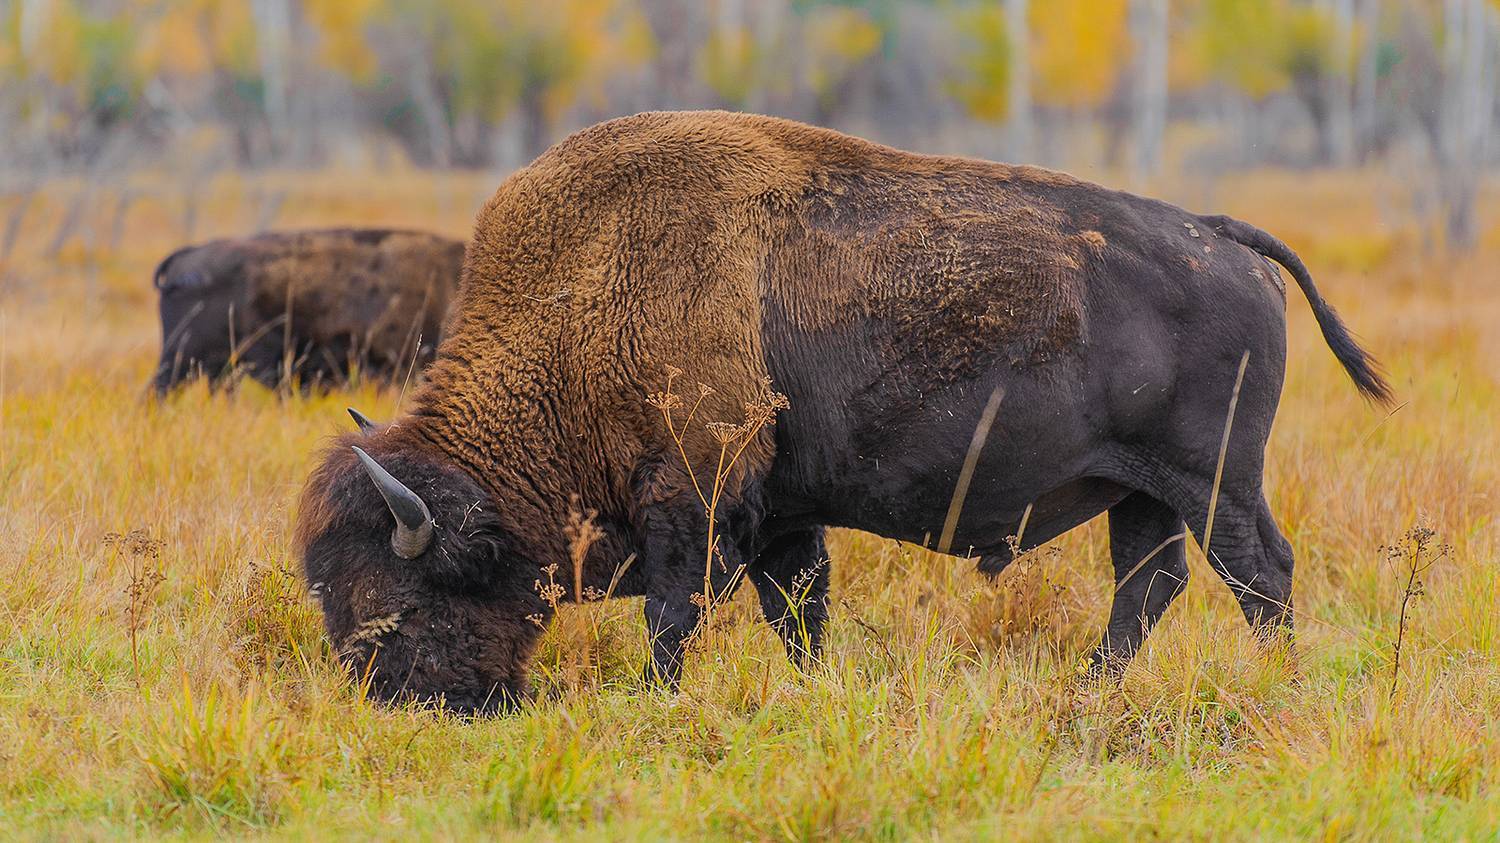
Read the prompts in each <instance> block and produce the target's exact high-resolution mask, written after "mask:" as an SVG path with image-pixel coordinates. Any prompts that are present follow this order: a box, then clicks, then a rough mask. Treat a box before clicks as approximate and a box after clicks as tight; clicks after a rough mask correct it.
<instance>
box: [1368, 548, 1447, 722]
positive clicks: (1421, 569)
mask: <svg viewBox="0 0 1500 843" xmlns="http://www.w3.org/2000/svg"><path fill="white" fill-rule="evenodd" d="M1435 538H1437V531H1436V530H1434V529H1432V527H1430V526H1428V525H1426V524H1424V523H1422V522H1421V520H1420V519H1419V521H1418V523H1417V524H1416V525H1415V526H1413V527H1412V528H1411V529H1410V530H1407V531H1406V533H1405V534H1404V535H1402V536H1401V539H1400V540H1399V541H1397V542H1396V543H1395V544H1392V545H1388V546H1385V547H1382V548H1381V550H1383V551H1384V552H1385V558H1386V561H1387V562H1389V563H1391V564H1392V565H1396V566H1398V567H1397V573H1398V575H1400V576H1404V577H1405V578H1406V583H1405V585H1404V586H1402V589H1401V610H1400V612H1399V613H1398V620H1397V622H1396V640H1395V642H1394V643H1393V644H1392V645H1391V651H1392V652H1391V662H1392V664H1391V692H1390V695H1391V696H1392V697H1394V696H1395V695H1396V686H1397V684H1398V683H1400V681H1401V650H1402V646H1403V645H1404V644H1405V643H1406V627H1407V616H1408V610H1409V609H1410V608H1411V605H1412V601H1413V600H1415V599H1416V598H1418V597H1421V596H1422V595H1424V594H1426V593H1427V588H1426V586H1425V585H1424V584H1423V583H1422V575H1423V574H1425V573H1427V571H1429V570H1431V569H1432V566H1433V565H1436V564H1437V563H1438V562H1439V561H1440V560H1442V559H1443V558H1444V557H1446V556H1447V555H1448V553H1449V552H1450V551H1452V550H1453V548H1452V547H1451V546H1449V545H1447V544H1439V545H1437V546H1434V545H1433V539H1435Z"/></svg>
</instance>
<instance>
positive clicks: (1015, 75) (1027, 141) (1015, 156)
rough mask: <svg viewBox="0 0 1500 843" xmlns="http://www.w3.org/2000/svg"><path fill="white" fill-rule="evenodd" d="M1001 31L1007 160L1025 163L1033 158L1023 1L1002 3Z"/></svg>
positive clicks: (1028, 52)
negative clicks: (1006, 47) (1006, 59)
mask: <svg viewBox="0 0 1500 843" xmlns="http://www.w3.org/2000/svg"><path fill="white" fill-rule="evenodd" d="M1005 31H1006V32H1008V33H1010V46H1011V53H1010V61H1011V66H1010V87H1009V92H1008V93H1009V96H1007V97H1006V102H1008V103H1009V107H1010V125H1009V131H1008V134H1009V135H1010V158H1011V160H1013V161H1019V162H1023V163H1024V162H1027V161H1030V160H1031V159H1032V157H1033V142H1034V141H1033V138H1034V136H1035V134H1036V123H1035V114H1034V113H1033V112H1032V108H1031V22H1030V21H1029V20H1028V18H1027V0H1005Z"/></svg>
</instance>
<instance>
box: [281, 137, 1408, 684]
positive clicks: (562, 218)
mask: <svg viewBox="0 0 1500 843" xmlns="http://www.w3.org/2000/svg"><path fill="white" fill-rule="evenodd" d="M1268 258H1269V259H1272V260H1275V261H1276V262H1278V263H1279V264H1281V265H1282V266H1284V267H1285V268H1286V269H1287V270H1289V271H1290V273H1291V275H1292V277H1293V278H1295V279H1296V282H1297V285H1298V286H1299V287H1300V288H1301V290H1302V293H1303V295H1304V296H1305V297H1306V298H1307V300H1308V302H1309V304H1310V305H1311V306H1312V310H1313V312H1314V314H1315V315H1316V316H1317V320H1318V324H1319V325H1320V327H1321V329H1322V332H1323V337H1324V339H1325V340H1326V341H1327V343H1328V345H1329V346H1330V347H1331V348H1332V350H1333V353H1334V355H1335V356H1336V357H1337V358H1338V360H1339V361H1340V363H1342V364H1343V367H1344V369H1345V370H1346V371H1347V372H1348V374H1349V375H1350V376H1351V377H1352V379H1353V381H1354V384H1355V386H1356V387H1358V389H1359V390H1360V391H1361V392H1363V393H1364V394H1365V395H1366V396H1368V397H1370V398H1372V399H1376V400H1380V401H1388V400H1389V396H1390V392H1389V388H1388V386H1387V385H1386V382H1385V381H1384V380H1383V378H1382V376H1381V374H1380V373H1379V371H1378V368H1377V366H1376V364H1375V363H1374V362H1373V360H1372V359H1371V358H1370V357H1368V356H1367V355H1366V354H1365V352H1364V351H1362V350H1361V349H1360V347H1359V346H1358V345H1356V343H1355V342H1354V340H1353V339H1352V338H1351V337H1350V335H1349V333H1348V332H1347V331H1346V330H1345V328H1344V326H1343V324H1342V323H1341V322H1340V321H1339V318H1338V317H1337V316H1336V315H1335V313H1334V311H1333V309H1332V308H1331V307H1330V306H1329V305H1328V304H1327V303H1326V302H1325V301H1324V300H1323V299H1322V298H1321V297H1320V296H1319V294H1318V291H1317V289H1316V288H1315V287H1314V286H1313V282H1312V279H1311V278H1310V277H1309V274H1308V271H1307V268H1306V267H1305V266H1304V265H1303V264H1302V262H1301V261H1300V260H1299V259H1298V258H1297V256H1296V255H1295V254H1293V253H1292V251H1291V250H1290V249H1288V248H1287V247H1286V246H1285V245H1284V244H1283V243H1281V242H1280V241H1279V240H1277V239H1276V238H1274V237H1272V236H1271V235H1269V234H1267V233H1265V232H1263V231H1261V230H1260V229H1258V228H1255V227H1253V226H1251V225H1248V224H1246V223H1243V222H1239V221H1237V220H1234V219H1230V218H1229V217H1224V216H1199V215H1197V214H1193V213H1189V212H1187V211H1184V210H1182V209H1180V208H1176V207H1173V206H1172V205H1168V204H1166V203H1163V202H1159V201H1155V200H1151V199H1145V198H1141V197H1139V196H1134V195H1131V194H1128V193H1121V192H1117V191H1113V190H1107V189H1105V188H1102V187H1098V186H1096V185H1093V184H1089V183H1086V182H1083V181H1079V180H1078V179H1075V178H1072V177H1070V176H1067V175H1063V174H1061V173H1057V172H1053V171H1049V170H1044V169H1038V168H1034V167H1023V166H1009V165H1005V164H996V163H989V162H985V161H978V160H970V159H965V158H955V157H939V156H931V155H919V154H913V153H908V152H903V151H899V150H896V149H891V148H888V147H885V146H880V145H878V144H875V143H870V142H867V141H864V140H860V139H858V138H854V137H849V136H846V135H843V134H839V133H837V132H833V131H828V130H825V129H820V128H815V127H812V126H807V125H803V124H800V123H795V122H790V121H786V120H779V119H772V118H767V117H760V116H753V115H746V114H729V113H718V112H707V113H647V114H641V115H637V116H633V117H628V118H622V119H617V120H613V121H610V122H606V123H602V124H600V125H597V126H594V127H592V128H589V129H586V130H584V131H582V132H579V133H578V134H575V135H573V136H571V137H569V138H567V139H565V140H563V141H562V142H561V143H559V144H558V145H556V146H554V147H552V148H551V149H550V150H548V151H547V152H545V153H544V154H543V155H541V156H540V157H539V158H537V159H536V160H535V161H534V162H532V163H531V164H530V165H529V166H527V167H525V168H524V169H522V170H520V171H518V172H516V173H515V174H514V175H512V176H511V177H510V178H509V179H507V180H506V181H505V182H504V183H503V184H501V185H500V187H499V189H498V190H497V191H496V193H495V194H494V196H493V198H491V199H490V201H489V202H488V204H486V205H485V207H484V208H483V210H482V211H481V212H480V214H479V216H478V220H477V223H476V226H475V232H474V238H473V241H472V242H471V244H470V246H469V252H468V256H467V259H466V263H465V266H464V273H465V283H464V286H463V288H462V291H461V293H460V297H459V301H458V303H457V305H456V309H455V313H454V316H453V322H452V325H451V326H450V331H449V333H448V335H447V336H446V337H445V338H444V340H443V342H442V344H441V346H440V347H439V349H438V353H437V358H436V360H435V361H434V362H433V363H432V365H431V366H430V367H429V369H428V373H427V381H426V383H425V384H424V385H423V387H422V388H421V389H420V390H419V391H417V392H416V394H415V395H414V397H413V399H412V401H411V402H410V409H409V410H408V411H407V413H406V414H405V415H404V416H402V417H401V418H400V419H398V420H396V421H394V422H392V423H390V424H386V425H383V426H380V425H377V426H374V427H372V428H370V429H368V430H364V431H361V432H357V433H356V432H351V433H349V434H347V435H344V436H343V437H341V438H339V439H337V440H336V441H335V442H333V443H332V445H331V447H330V449H329V450H328V452H327V453H326V454H325V455H324V457H323V460H322V462H321V464H320V466H319V467H318V468H316V469H315V470H314V471H313V473H312V474H311V476H310V478H309V479H308V481H307V483H306V486H305V489H304V491H303V494H302V498H301V503H300V511H299V514H298V523H297V527H296V539H295V544H296V547H297V552H298V554H299V555H300V557H301V560H302V563H303V568H304V573H305V576H306V577H307V579H308V581H309V583H310V586H311V588H312V590H313V593H314V594H315V595H316V597H317V599H318V600H319V602H320V604H321V609H322V612H323V616H324V620H325V625H326V631H327V634H328V635H329V636H330V638H331V640H332V641H333V643H334V645H335V646H336V648H337V649H338V651H339V652H340V653H341V654H342V655H343V656H344V658H346V659H347V662H348V664H350V665H351V666H352V667H353V669H355V670H356V671H358V672H359V674H360V675H361V676H362V677H363V678H365V679H367V680H368V682H369V687H370V689H371V691H372V693H374V694H375V695H378V696H379V697H381V698H384V699H389V700H429V701H438V700H441V701H443V702H445V704H446V705H447V706H448V707H450V708H452V709H456V710H461V711H467V712H491V711H495V710H498V709H501V708H503V707H506V706H508V705H509V704H511V703H513V702H514V701H515V700H518V699H521V698H524V697H525V696H526V695H527V687H526V667H527V661H528V657H529V655H530V653H531V651H532V647H533V645H534V642H535V641H536V639H537V637H538V635H539V634H540V632H541V630H542V627H543V625H544V624H545V623H546V621H547V620H548V618H550V617H551V615H552V613H553V611H554V608H555V602H556V601H555V600H552V599H549V596H557V595H558V594H559V593H561V597H562V599H563V600H565V601H566V600H578V599H585V598H587V597H589V596H596V595H597V594H599V593H602V592H608V593H612V594H614V595H643V596H644V597H645V616H646V624H647V628H648V631H649V633H650V639H651V641H650V657H649V662H648V665H647V673H648V676H649V677H650V678H652V679H654V680H657V681H660V682H664V683H666V684H668V685H675V683H676V682H677V681H678V677H679V672H680V670H681V666H682V659H683V654H684V644H685V641H686V639H687V638H688V637H689V636H690V635H691V634H692V633H693V632H694V630H695V629H696V628H697V625H698V623H699V620H700V617H701V615H702V613H703V611H704V604H705V603H706V602H707V599H706V598H705V597H704V596H703V593H704V590H705V587H707V588H708V589H709V590H710V591H711V592H712V593H713V594H714V595H715V596H719V595H722V594H724V593H727V592H728V591H729V590H730V589H731V588H732V586H733V584H734V583H735V582H737V581H738V580H739V579H740V578H739V577H737V576H736V574H737V573H739V572H741V571H743V573H744V575H745V576H744V577H743V578H747V579H749V580H750V581H751V583H752V584H753V585H754V586H755V588H756V589H757V591H758V593H759V596H760V601H761V604H762V607H763V609H764V613H765V616H766V618H767V620H768V621H770V622H771V624H772V625H773V627H774V628H775V629H776V630H777V631H778V632H779V633H780V634H781V637H782V639H783V642H784V644H785V646H786V649H787V650H788V652H789V654H790V655H791V656H792V657H793V658H794V659H796V660H799V661H805V660H807V659H811V658H816V656H817V654H818V647H819V639H820V634H821V630H822V626H823V623H824V620H825V618H826V615H827V597H826V593H827V576H828V574H827V567H826V565H825V564H824V563H825V550H824V544H823V533H824V529H825V527H829V526H839V527H849V528H855V529H859V530H866V531H869V532H872V533H876V534H878V535H881V536H886V537H890V538H893V539H898V540H902V541H907V542H915V543H923V544H926V545H928V546H936V545H938V544H939V543H940V542H941V543H942V548H941V549H944V550H947V549H949V548H951V549H952V550H953V551H954V552H955V553H961V554H967V555H969V556H971V557H977V558H978V559H979V560H980V562H979V565H980V568H981V569H983V570H985V571H987V572H997V571H999V570H1000V569H1002V568H1003V567H1004V566H1005V564H1006V563H1007V562H1008V561H1009V560H1010V559H1011V556H1012V553H1013V548H1014V547H1015V546H1017V545H1018V546H1019V547H1021V548H1023V549H1024V548H1029V547H1034V546H1036V545H1038V544H1040V543H1042V542H1046V541H1048V540H1050V539H1052V538H1053V537H1055V536H1057V535H1059V534H1061V533H1063V532H1065V531H1067V530H1070V529H1072V528H1073V527H1075V526H1077V525H1079V524H1082V523H1083V522H1085V521H1088V520H1089V519H1092V518H1093V517H1095V516H1096V515H1098V514H1100V513H1104V512H1108V514H1109V531H1110V545H1111V556H1112V558H1113V564H1114V570H1115V577H1116V589H1115V595H1114V603H1113V608H1112V610H1111V612H1110V618H1109V621H1108V626H1107V628H1106V630H1105V632H1104V634H1103V636H1102V639H1101V641H1100V643H1099V645H1098V647H1097V649H1096V651H1095V653H1094V658H1095V660H1096V662H1097V663H1098V664H1099V665H1101V667H1103V668H1110V667H1115V666H1119V665H1122V664H1123V663H1124V661H1125V660H1126V659H1128V658H1129V657H1130V655H1131V654H1132V653H1133V652H1134V651H1135V650H1136V648H1137V647H1138V646H1139V645H1140V643H1141V641H1142V640H1143V638H1144V637H1145V636H1146V634H1147V633H1148V631H1149V630H1150V629H1151V626H1152V624H1154V623H1155V622H1156V620H1157V619H1158V618H1159V617H1160V616H1161V614H1162V612H1163V611H1164V610H1165V609H1166V608H1167V606H1168V604H1170V603H1171V602H1172V600H1173V598H1175V597H1176V596H1177V595H1178V593H1180V591H1181V590H1182V588H1183V585H1184V583H1185V581H1186V579H1187V576H1188V568H1187V565H1186V562H1185V558H1184V546H1183V541H1181V539H1182V538H1183V524H1184V522H1185V523H1186V524H1187V526H1188V529H1191V530H1192V531H1193V532H1194V533H1196V534H1197V535H1198V536H1199V537H1202V538H1204V539H1205V540H1206V541H1207V542H1209V552H1210V558H1211V559H1212V560H1213V564H1214V565H1215V567H1216V568H1217V569H1218V571H1219V573H1220V574H1221V575H1222V576H1223V578H1224V580H1225V581H1226V582H1227V583H1229V585H1230V588H1231V589H1232V590H1233V593H1234V595H1235V596H1236V597H1237V598H1238V601H1239V604H1240V606H1241V608H1242V609H1243V612H1244V615H1245V617H1246V618H1247V619H1248V621H1249V622H1250V624H1251V625H1252V626H1253V628H1255V629H1256V630H1258V631H1261V632H1266V633H1268V632H1271V631H1275V630H1286V631H1288V632H1289V631H1290V628H1291V626H1292V552H1291V548H1290V546H1289V545H1288V543H1287V542H1286V540H1285V539H1284V538H1283V537H1282V535H1281V532H1280V531H1279V530H1278V529H1277V526H1276V523H1275V521H1274V519H1273V518H1272V515H1271V510H1270V508H1269V507H1268V506H1267V505H1266V501H1265V498H1264V497H1263V494H1262V468H1263V461H1264V456H1263V455H1264V449H1265V445H1266V440H1267V437H1268V436H1269V434H1270V431H1271V422H1272V418H1273V417H1274V415H1275V412H1276V407H1277V402H1278V399H1279V395H1280V391H1281V385H1282V378H1283V373H1284V368H1285V363H1286V337H1285V325H1286V321H1285V304H1286V299H1285V287H1284V286H1283V284H1282V282H1281V276H1280V275H1279V273H1278V271H1277V270H1276V269H1275V268H1274V267H1273V265H1272V264H1271V263H1270V262H1269V261H1268ZM674 378H675V380H674ZM668 383H674V384H676V385H675V386H673V387H671V392H673V393H675V392H685V393H688V394H686V395H685V396H674V395H671V394H664V393H666V390H665V389H664V386H665V385H666V384H668ZM697 383H702V384H704V385H705V386H704V387H703V388H701V389H691V387H690V389H691V391H689V389H682V385H684V384H687V385H692V384H697ZM768 385H770V386H769V388H771V389H774V390H775V391H776V392H777V393H779V394H780V395H783V396H785V399H786V401H785V402H782V401H781V400H780V399H779V398H774V397H773V398H770V399H768V398H767V397H766V396H767V390H768ZM782 403H786V404H789V406H788V407H787V408H786V409H783V410H782V411H781V412H780V413H779V415H778V416H777V417H776V418H775V419H774V424H771V425H766V426H764V427H759V428H756V427H753V426H752V427H745V426H743V423H741V422H740V418H741V415H740V413H741V408H742V407H744V406H745V405H747V404H748V405H750V406H751V410H752V415H756V414H759V415H760V416H761V417H762V418H764V410H765V408H766V407H772V408H775V407H776V406H778V405H780V404H782ZM1231 407H1233V415H1232V425H1230V426H1228V427H1227V428H1226V419H1227V418H1229V417H1230V416H1229V415H1228V414H1229V412H1230V409H1231ZM690 416H691V417H692V420H690V419H689V417H690ZM668 419H672V423H671V424H670V425H669V424H668ZM701 420H713V421H715V422H718V423H716V424H708V425H704V424H700V423H699V422H700V421H701ZM981 434H982V435H981ZM737 436H743V437H744V441H743V442H742V443H740V444H737V445H736V448H737V449H739V448H741V446H742V453H741V454H740V456H739V459H738V461H737V462H735V463H734V470H733V471H732V472H729V473H728V476H727V477H726V478H724V480H723V482H722V484H720V485H721V488H720V489H719V492H720V494H719V495H718V496H717V499H713V498H712V497H711V496H709V497H708V498H707V499H706V498H705V497H704V495H708V493H709V490H708V489H706V488H703V486H705V485H706V483H707V481H706V480H705V479H704V478H711V477H713V476H714V475H715V465H716V460H718V459H719V458H720V455H721V453H723V451H722V450H721V449H722V447H723V443H724V442H726V441H730V442H734V441H736V440H735V437H737ZM1221 447H1222V459H1221ZM689 467H691V469H692V470H691V471H690V470H689ZM960 487H962V491H963V492H964V494H962V495H956V494H955V492H956V490H960ZM705 502H707V503H710V504H711V506H705ZM1211 508H1212V510H1213V512H1214V515H1213V518H1212V525H1211V538H1210V537H1209V533H1210V527H1209V526H1208V521H1209V518H1210V516H1209V513H1210V510H1211ZM710 509H711V510H712V512H713V518H714V520H715V523H714V527H715V530H714V532H715V534H716V536H717V538H716V547H715V548H714V549H713V553H712V554H706V552H705V551H706V543H707V536H708V535H709V523H708V517H709V516H708V515H707V513H708V511H709V510H710ZM585 512H586V513H589V514H591V515H593V516H594V523H595V525H596V527H597V529H598V530H599V532H600V536H601V537H600V538H599V539H598V541H596V542H593V543H592V544H591V545H589V546H588V548H587V553H586V554H584V555H583V556H582V558H581V567H580V570H578V571H577V572H576V573H577V576H576V577H575V576H574V571H573V570H572V568H571V565H570V562H569V559H570V557H569V551H570V542H569V535H570V532H573V531H570V530H569V529H568V526H567V525H569V524H576V523H577V522H578V519H579V518H580V517H581V516H580V513H585ZM1023 521H1024V522H1025V527H1024V529H1022V523H1023ZM1018 534H1020V539H1019V542H1016V540H1015V537H1016V536H1017V535H1018ZM574 538H575V539H576V536H574ZM575 549H576V547H575ZM706 563H707V564H706ZM553 566H560V568H555V567H553ZM706 579H707V580H709V582H708V583H705V580H706ZM549 591H551V595H549V594H548V592H549ZM788 594H803V595H805V601H804V605H801V606H791V605H789V601H788V597H787V595H788Z"/></svg>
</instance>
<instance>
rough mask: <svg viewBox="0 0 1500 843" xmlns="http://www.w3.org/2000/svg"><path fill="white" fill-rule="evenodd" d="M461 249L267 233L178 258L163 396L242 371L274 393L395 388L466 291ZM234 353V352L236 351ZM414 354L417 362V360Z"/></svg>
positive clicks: (164, 293) (427, 241) (348, 232)
mask: <svg viewBox="0 0 1500 843" xmlns="http://www.w3.org/2000/svg"><path fill="white" fill-rule="evenodd" d="M463 253H464V245H463V243H462V242H459V241H455V240H449V239H447V238H442V237H438V236H435V235H431V234H426V233H422V232H412V231H388V230H379V229H332V230H323V231H299V232H284V233H268V234H261V235H257V236H254V237H247V238H243V239H234V240H216V241H213V242H210V243H205V244H202V245H198V246H191V247H188V248H185V249H181V250H178V251H177V252H174V253H173V254H172V255H171V256H169V257H168V258H166V259H165V260H163V261H162V263H161V265H160V266H159V267H157V270H156V278H155V284H156V287H157V289H158V290H159V291H160V293H161V308H162V337H163V348H162V358H161V362H160V364H159V366H158V374H157V378H156V381H155V386H156V388H157V389H158V390H159V391H162V392H165V391H167V390H169V389H171V388H172V387H173V386H175V385H177V384H178V383H180V382H181V381H182V380H184V379H185V378H187V377H189V376H191V375H192V374H193V373H194V372H195V371H202V372H203V373H205V374H208V375H209V376H211V377H213V378H215V379H218V378H219V377H222V376H223V375H225V374H228V373H229V370H230V369H231V368H233V367H238V368H240V369H241V370H242V371H244V372H245V373H247V374H250V375H251V376H252V377H255V378H256V379H257V380H261V381H262V382H265V383H267V384H268V385H270V384H274V383H275V382H277V381H278V380H280V379H281V378H283V377H284V376H285V375H286V371H285V369H286V363H287V361H288V359H290V361H291V363H292V366H293V370H292V373H293V374H294V375H296V376H297V377H298V379H300V380H302V381H304V382H305V383H309V384H310V383H316V382H322V383H324V384H327V383H329V382H336V381H340V380H343V379H344V378H346V377H347V376H348V375H349V373H350V370H351V367H353V366H356V365H357V366H359V367H361V369H362V371H363V373H364V374H365V375H367V376H371V377H375V378H379V379H390V378H393V377H398V376H399V375H401V374H404V373H405V372H406V371H407V370H408V369H409V368H410V367H412V366H413V365H414V363H415V364H421V363H425V362H426V361H427V359H429V358H430V356H431V352H432V350H433V349H434V348H436V346H437V342H438V340H439V337H440V334H441V330H442V322H443V319H444V318H445V317H446V315H447V312H448V305H449V303H450V300H451V299H452V298H453V293H454V291H455V288H456V287H457V285H458V279H459V275H460V271H461V267H462V262H463ZM232 352H233V353H232ZM414 357H416V358H418V359H416V360H415V361H414Z"/></svg>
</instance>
